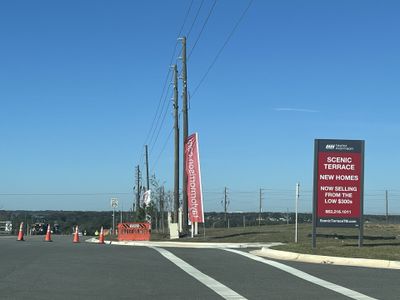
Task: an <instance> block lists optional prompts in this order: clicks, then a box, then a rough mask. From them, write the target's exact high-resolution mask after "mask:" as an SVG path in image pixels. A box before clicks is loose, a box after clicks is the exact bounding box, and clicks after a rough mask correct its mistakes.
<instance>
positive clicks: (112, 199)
mask: <svg viewBox="0 0 400 300" xmlns="http://www.w3.org/2000/svg"><path fill="white" fill-rule="evenodd" d="M111 207H112V208H117V207H118V199H117V198H111Z"/></svg>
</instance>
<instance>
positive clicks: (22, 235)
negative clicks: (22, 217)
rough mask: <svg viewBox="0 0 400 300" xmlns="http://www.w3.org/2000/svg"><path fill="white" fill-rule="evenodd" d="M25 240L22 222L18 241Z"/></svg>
mask: <svg viewBox="0 0 400 300" xmlns="http://www.w3.org/2000/svg"><path fill="white" fill-rule="evenodd" d="M23 240H24V222H21V225H19V232H18V239H17V241H23Z"/></svg>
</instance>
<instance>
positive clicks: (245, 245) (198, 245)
mask: <svg viewBox="0 0 400 300" xmlns="http://www.w3.org/2000/svg"><path fill="white" fill-rule="evenodd" d="M85 242H88V243H98V242H99V240H98V239H96V238H91V239H88V240H86V241H85ZM105 243H106V244H112V245H119V246H137V247H163V248H197V249H215V248H220V249H225V248H231V249H241V248H242V249H243V248H262V247H265V248H267V247H273V246H278V245H282V243H201V242H199V243H197V242H156V241H122V242H117V241H115V242H114V241H113V242H110V241H105Z"/></svg>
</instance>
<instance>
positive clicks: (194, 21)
mask: <svg viewBox="0 0 400 300" xmlns="http://www.w3.org/2000/svg"><path fill="white" fill-rule="evenodd" d="M203 4H204V0H202V1H201V3H200V6H199V8H198V9H197V13H196V16H195V17H194V19H193V22H192V25H191V26H190V29H189V31H188V32H187V33H186V37H187V38H189V36H190V33H191V32H192V29H193V26H194V24H195V23H196V21H197V18H198V16H199V13H200V10H201V8H202V6H203Z"/></svg>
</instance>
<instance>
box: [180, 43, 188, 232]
mask: <svg viewBox="0 0 400 300" xmlns="http://www.w3.org/2000/svg"><path fill="white" fill-rule="evenodd" d="M180 40H181V41H182V112H183V136H182V138H183V151H182V154H183V160H182V167H183V172H182V178H183V180H182V181H183V182H182V210H183V218H182V223H183V231H184V232H187V231H188V196H187V190H186V187H187V181H188V178H187V175H186V171H185V167H186V157H185V142H186V139H187V137H188V131H189V129H188V127H189V124H188V101H187V67H186V37H185V36H184V37H182V38H180Z"/></svg>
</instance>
